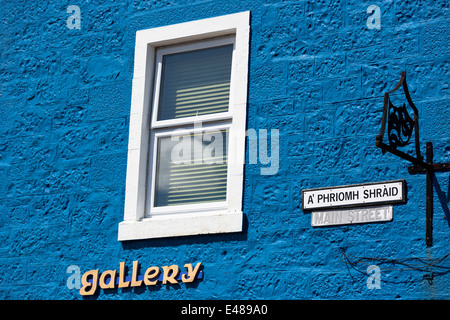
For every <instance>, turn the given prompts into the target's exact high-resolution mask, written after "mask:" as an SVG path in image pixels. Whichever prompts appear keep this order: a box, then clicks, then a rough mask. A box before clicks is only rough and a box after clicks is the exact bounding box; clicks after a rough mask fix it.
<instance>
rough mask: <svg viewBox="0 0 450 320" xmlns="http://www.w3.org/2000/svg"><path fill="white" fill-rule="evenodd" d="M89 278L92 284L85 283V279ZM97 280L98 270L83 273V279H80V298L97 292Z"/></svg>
mask: <svg viewBox="0 0 450 320" xmlns="http://www.w3.org/2000/svg"><path fill="white" fill-rule="evenodd" d="M89 276H92V283H90V282H88V281H87V278H88V277H89ZM97 280H98V269H97V270H91V271H87V272H85V273H84V274H83V277H82V278H81V284H82V287H81V289H80V294H81V295H82V296H91V295H93V294H94V293H95V290H97ZM89 288H90V289H89ZM88 289H89V290H88Z"/></svg>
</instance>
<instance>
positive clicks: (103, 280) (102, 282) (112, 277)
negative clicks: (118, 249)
mask: <svg viewBox="0 0 450 320" xmlns="http://www.w3.org/2000/svg"><path fill="white" fill-rule="evenodd" d="M116 273H117V271H116V270H114V271H113V270H106V271H105V272H103V273H102V275H101V276H100V281H99V284H100V288H102V289H114V286H115V284H116ZM107 277H109V279H110V280H109V283H108V284H106V279H107Z"/></svg>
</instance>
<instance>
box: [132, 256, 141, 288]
mask: <svg viewBox="0 0 450 320" xmlns="http://www.w3.org/2000/svg"><path fill="white" fill-rule="evenodd" d="M138 268H139V261H137V260H136V261H133V275H132V276H131V286H132V287H139V286H140V285H141V284H142V280H138V279H137V276H138V274H137V272H138Z"/></svg>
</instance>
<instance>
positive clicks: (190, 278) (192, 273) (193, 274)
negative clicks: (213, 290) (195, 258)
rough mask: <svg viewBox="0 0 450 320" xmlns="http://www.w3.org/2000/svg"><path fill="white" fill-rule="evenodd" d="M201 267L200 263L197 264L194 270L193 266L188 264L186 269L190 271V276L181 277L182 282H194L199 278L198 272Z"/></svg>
mask: <svg viewBox="0 0 450 320" xmlns="http://www.w3.org/2000/svg"><path fill="white" fill-rule="evenodd" d="M201 265H202V263H201V262H199V263H197V265H196V266H195V268H192V264H190V263H186V264H185V265H184V267H185V268H187V269H188V274H187V276H186V275H185V274H183V275H181V280H182V281H183V282H193V281H194V280H195V277H196V276H197V273H198V271H199V270H200V266H201Z"/></svg>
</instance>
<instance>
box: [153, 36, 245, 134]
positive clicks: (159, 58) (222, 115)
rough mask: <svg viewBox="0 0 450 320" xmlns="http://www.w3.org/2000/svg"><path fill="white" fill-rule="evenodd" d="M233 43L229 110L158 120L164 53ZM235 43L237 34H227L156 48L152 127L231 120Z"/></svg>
mask: <svg viewBox="0 0 450 320" xmlns="http://www.w3.org/2000/svg"><path fill="white" fill-rule="evenodd" d="M230 44H231V45H233V54H232V63H231V74H230V95H229V99H228V111H227V112H218V113H211V114H205V115H199V116H190V117H184V118H177V119H168V120H158V111H159V98H160V91H161V76H162V70H163V57H164V55H169V54H175V53H183V52H188V51H194V50H201V49H208V48H213V47H219V46H224V45H230ZM235 45H236V38H235V36H227V37H221V38H214V39H211V40H204V41H201V42H193V43H186V44H181V45H173V46H169V47H162V48H158V49H157V50H156V67H155V81H154V91H153V92H154V94H153V100H152V118H151V128H152V129H158V128H165V127H170V126H182V125H189V124H192V123H193V122H194V121H202V122H208V121H221V120H231V119H232V117H233V116H232V115H233V103H232V102H233V91H234V90H233V85H234V82H235V81H234V80H233V78H234V77H233V76H234V74H235V72H234V70H233V69H234V65H235V64H234V63H233V61H234V60H235Z"/></svg>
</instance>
